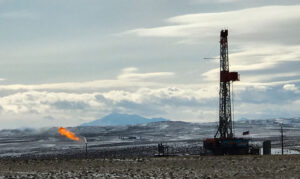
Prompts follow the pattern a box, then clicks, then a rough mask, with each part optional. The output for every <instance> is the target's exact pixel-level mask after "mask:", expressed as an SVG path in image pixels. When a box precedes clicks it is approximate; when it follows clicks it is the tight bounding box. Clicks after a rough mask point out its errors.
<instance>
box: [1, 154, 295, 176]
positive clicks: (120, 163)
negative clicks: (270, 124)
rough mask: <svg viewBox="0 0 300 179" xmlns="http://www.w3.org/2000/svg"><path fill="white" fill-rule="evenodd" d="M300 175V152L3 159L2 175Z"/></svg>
mask: <svg viewBox="0 0 300 179" xmlns="http://www.w3.org/2000/svg"><path fill="white" fill-rule="evenodd" d="M18 177H25V178H53V177H54V178H253V177H258V178H299V177H300V155H284V156H281V155H272V156H219V157H217V156H177V157H168V158H155V157H144V158H121V159H118V158H108V159H20V158H18V159H0V178H18Z"/></svg>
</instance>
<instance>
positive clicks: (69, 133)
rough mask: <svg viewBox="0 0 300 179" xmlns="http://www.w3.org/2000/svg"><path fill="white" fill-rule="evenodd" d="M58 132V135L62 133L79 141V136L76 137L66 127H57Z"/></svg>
mask: <svg viewBox="0 0 300 179" xmlns="http://www.w3.org/2000/svg"><path fill="white" fill-rule="evenodd" d="M58 132H59V133H60V135H64V136H66V137H67V138H69V139H72V140H76V141H80V139H79V137H77V136H76V135H75V134H74V133H73V132H71V131H68V130H67V129H66V128H63V127H59V129H58Z"/></svg>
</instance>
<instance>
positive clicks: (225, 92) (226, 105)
mask: <svg viewBox="0 0 300 179" xmlns="http://www.w3.org/2000/svg"><path fill="white" fill-rule="evenodd" d="M227 36H228V30H227V29H226V30H222V31H221V34H220V91H219V97H220V99H219V126H218V130H217V132H216V134H215V138H216V137H218V138H232V137H233V132H232V119H231V118H232V117H231V97H230V83H231V81H237V80H239V75H238V73H237V72H229V60H228V40H227Z"/></svg>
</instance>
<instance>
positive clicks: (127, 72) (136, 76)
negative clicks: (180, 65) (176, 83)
mask: <svg viewBox="0 0 300 179" xmlns="http://www.w3.org/2000/svg"><path fill="white" fill-rule="evenodd" d="M170 76H174V73H172V72H154V73H138V69H137V68H134V67H130V68H125V69H123V71H122V73H121V74H120V75H119V76H118V79H119V80H122V79H126V80H143V79H153V78H163V77H170Z"/></svg>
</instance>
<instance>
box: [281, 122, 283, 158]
mask: <svg viewBox="0 0 300 179" xmlns="http://www.w3.org/2000/svg"><path fill="white" fill-rule="evenodd" d="M281 155H283V129H282V124H281Z"/></svg>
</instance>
